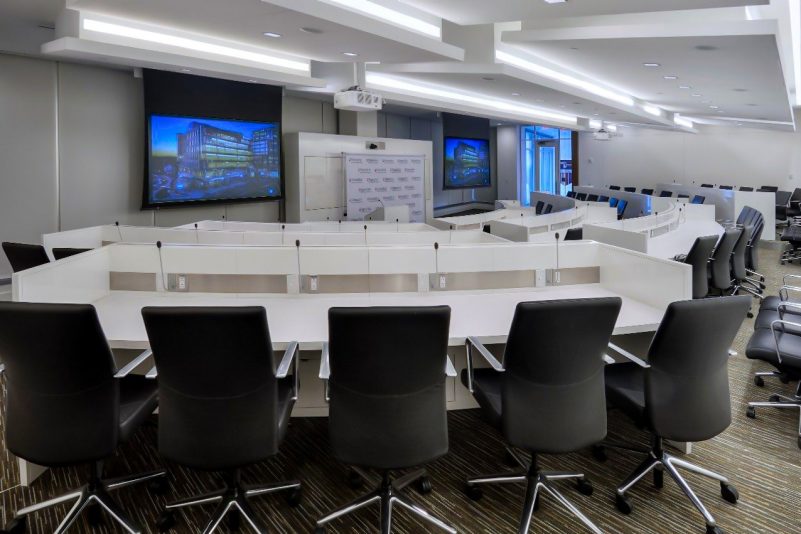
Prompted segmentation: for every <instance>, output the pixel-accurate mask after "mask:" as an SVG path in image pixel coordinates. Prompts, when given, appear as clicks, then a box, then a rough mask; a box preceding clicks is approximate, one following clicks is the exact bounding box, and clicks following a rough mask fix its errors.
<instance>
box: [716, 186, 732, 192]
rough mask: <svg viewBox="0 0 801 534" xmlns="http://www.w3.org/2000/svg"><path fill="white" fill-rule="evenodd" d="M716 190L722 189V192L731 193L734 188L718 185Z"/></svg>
mask: <svg viewBox="0 0 801 534" xmlns="http://www.w3.org/2000/svg"><path fill="white" fill-rule="evenodd" d="M718 189H723V190H724V191H731V190H732V189H734V187H732V186H730V185H719V186H718Z"/></svg>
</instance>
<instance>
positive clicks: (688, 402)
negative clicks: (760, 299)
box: [645, 296, 751, 442]
mask: <svg viewBox="0 0 801 534" xmlns="http://www.w3.org/2000/svg"><path fill="white" fill-rule="evenodd" d="M750 305H751V299H750V297H739V296H738V297H721V298H716V299H701V300H690V301H682V302H674V303H672V304H670V305H669V306H668V309H667V312H665V316H664V317H663V318H662V323H661V324H660V325H659V329H658V330H657V332H656V335H655V336H654V338H653V341H652V342H651V347H650V349H649V351H648V363H649V364H650V365H651V367H650V369H648V370H647V371H646V380H645V399H646V406H647V411H648V415H649V418H650V423H651V425H652V427H653V429H654V431H655V432H656V433H657V435H659V436H661V437H663V438H666V439H670V440H675V441H686V442H694V441H704V440H707V439H711V438H713V437H715V436H717V435H718V434H720V433H721V432H723V431H724V430H725V429H726V428H728V426H729V424H731V400H730V396H729V373H728V369H729V348H730V347H731V344H732V342H733V341H734V337H735V336H736V335H737V331H738V330H739V329H740V325H741V324H742V322H743V319H745V314H746V312H747V311H748V308H749V307H750Z"/></svg>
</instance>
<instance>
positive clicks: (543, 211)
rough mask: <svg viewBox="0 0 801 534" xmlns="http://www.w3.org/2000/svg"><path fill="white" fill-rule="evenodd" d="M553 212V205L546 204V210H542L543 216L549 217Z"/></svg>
mask: <svg viewBox="0 0 801 534" xmlns="http://www.w3.org/2000/svg"><path fill="white" fill-rule="evenodd" d="M552 211H553V205H551V204H546V205H545V209H544V210H542V214H543V215H548V214H549V213H551V212H552Z"/></svg>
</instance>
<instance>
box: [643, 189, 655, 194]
mask: <svg viewBox="0 0 801 534" xmlns="http://www.w3.org/2000/svg"><path fill="white" fill-rule="evenodd" d="M640 193H642V194H643V195H648V196H651V195H653V194H654V190H653V189H643V190H642V191H640Z"/></svg>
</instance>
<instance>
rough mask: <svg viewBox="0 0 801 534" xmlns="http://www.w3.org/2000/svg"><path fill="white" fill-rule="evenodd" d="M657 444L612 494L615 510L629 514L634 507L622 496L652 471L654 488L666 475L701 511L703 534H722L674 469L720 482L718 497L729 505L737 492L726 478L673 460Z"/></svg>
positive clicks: (684, 462)
mask: <svg viewBox="0 0 801 534" xmlns="http://www.w3.org/2000/svg"><path fill="white" fill-rule="evenodd" d="M657 443H658V445H657V446H655V447H654V449H653V450H652V451H651V452H650V453H648V457H647V458H646V459H645V461H643V463H642V464H640V466H639V467H638V468H637V469H635V470H634V472H633V473H632V474H631V475H629V477H628V478H627V479H626V481H625V482H624V483H623V484H622V485H621V486H620V487H619V488H617V492H616V494H615V501H616V504H617V509H618V510H619V511H620V512H621V513H624V514H630V513H631V512H632V510H633V509H634V506H633V505H632V504H631V501H630V500H629V498H628V497H626V492H627V491H629V490H630V489H631V488H632V487H633V486H634V485H635V484H637V482H639V481H640V480H642V479H643V477H645V475H647V474H648V473H650V472H651V471H654V486H656V487H657V488H661V487H662V478H663V472H667V474H668V475H670V477H671V478H672V479H673V480H674V481H675V482H676V483H677V484H678V485H679V487H680V488H681V490H682V492H684V494H685V495H686V496H687V497H688V498H689V499H690V501H691V502H692V503H693V505H694V506H695V507H696V508H697V509H698V511H699V512H701V515H703V516H704V520H705V521H706V531H707V533H708V534H723V530H722V529H721V528H720V527H718V526H717V523H716V522H715V518H714V517H712V514H710V513H709V511H708V510H707V509H706V507H705V506H704V504H703V503H702V502H701V500H700V499H699V498H698V496H697V495H696V494H695V492H693V490H692V488H691V487H690V485H689V484H688V483H687V481H686V480H685V479H684V477H682V476H681V473H679V471H678V468H681V469H685V470H687V471H690V472H693V473H696V474H699V475H703V476H705V477H708V478H712V479H714V480H717V481H718V482H719V483H720V494H721V496H722V497H723V499H725V500H726V501H728V502H730V503H732V504H736V503H737V500H738V499H739V498H740V495H739V493H737V489H736V488H735V487H734V486H732V485H731V484H730V483H729V480H728V479H727V478H726V477H724V476H722V475H719V474H717V473H715V472H713V471H709V470H708V469H704V468H703V467H699V466H697V465H694V464H691V463H690V462H687V461H685V460H682V459H680V458H676V457H675V456H672V455H670V454H668V453H666V452H664V451H663V450H662V445H661V440H657Z"/></svg>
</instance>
